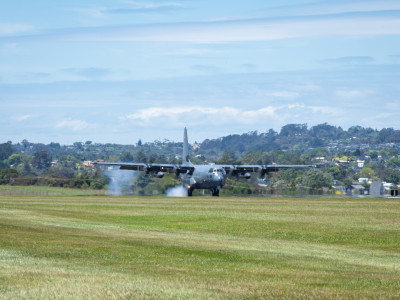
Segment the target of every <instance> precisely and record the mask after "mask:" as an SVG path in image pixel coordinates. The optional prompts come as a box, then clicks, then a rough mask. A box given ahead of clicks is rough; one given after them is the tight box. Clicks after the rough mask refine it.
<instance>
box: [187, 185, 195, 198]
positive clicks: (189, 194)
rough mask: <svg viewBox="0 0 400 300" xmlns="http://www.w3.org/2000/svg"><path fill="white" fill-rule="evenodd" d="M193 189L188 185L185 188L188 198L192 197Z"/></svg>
mask: <svg viewBox="0 0 400 300" xmlns="http://www.w3.org/2000/svg"><path fill="white" fill-rule="evenodd" d="M193 190H194V189H193V188H192V187H191V186H190V185H189V186H188V187H187V192H188V196H189V197H192V196H193Z"/></svg>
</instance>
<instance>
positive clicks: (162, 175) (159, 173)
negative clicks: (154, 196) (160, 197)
mask: <svg viewBox="0 0 400 300" xmlns="http://www.w3.org/2000/svg"><path fill="white" fill-rule="evenodd" d="M156 177H157V178H163V177H164V173H163V172H161V171H160V172H157V173H156Z"/></svg>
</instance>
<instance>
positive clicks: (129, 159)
mask: <svg viewBox="0 0 400 300" xmlns="http://www.w3.org/2000/svg"><path fill="white" fill-rule="evenodd" d="M120 159H121V161H122V162H132V161H133V155H132V153H130V152H129V151H125V152H124V153H122V155H121V157H120Z"/></svg>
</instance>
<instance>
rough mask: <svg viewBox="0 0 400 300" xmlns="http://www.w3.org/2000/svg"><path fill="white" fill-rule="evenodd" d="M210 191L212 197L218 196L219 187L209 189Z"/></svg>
mask: <svg viewBox="0 0 400 300" xmlns="http://www.w3.org/2000/svg"><path fill="white" fill-rule="evenodd" d="M211 193H212V195H213V196H214V197H219V188H213V189H211Z"/></svg>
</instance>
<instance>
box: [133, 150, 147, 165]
mask: <svg viewBox="0 0 400 300" xmlns="http://www.w3.org/2000/svg"><path fill="white" fill-rule="evenodd" d="M135 161H136V162H138V163H146V162H147V156H146V154H145V153H144V151H143V150H140V151H139V152H138V153H137V154H136V159H135Z"/></svg>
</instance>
